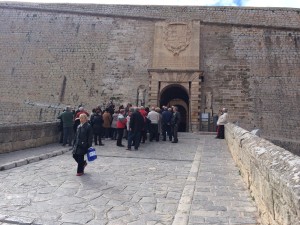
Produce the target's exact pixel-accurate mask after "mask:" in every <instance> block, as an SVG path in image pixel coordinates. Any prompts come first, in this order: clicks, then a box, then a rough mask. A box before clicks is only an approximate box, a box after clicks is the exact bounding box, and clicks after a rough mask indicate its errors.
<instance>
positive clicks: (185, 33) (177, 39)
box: [163, 22, 192, 55]
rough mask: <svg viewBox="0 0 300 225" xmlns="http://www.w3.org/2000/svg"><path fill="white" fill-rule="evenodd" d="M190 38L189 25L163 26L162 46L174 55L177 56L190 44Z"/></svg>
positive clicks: (170, 24)
mask: <svg viewBox="0 0 300 225" xmlns="http://www.w3.org/2000/svg"><path fill="white" fill-rule="evenodd" d="M191 38H192V26H191V23H179V22H177V23H169V24H166V25H165V26H164V36H163V40H164V46H165V47H166V48H167V49H168V50H169V51H171V52H172V53H173V54H174V55H179V53H180V52H181V51H184V50H185V49H186V48H187V46H188V45H189V44H190V42H191Z"/></svg>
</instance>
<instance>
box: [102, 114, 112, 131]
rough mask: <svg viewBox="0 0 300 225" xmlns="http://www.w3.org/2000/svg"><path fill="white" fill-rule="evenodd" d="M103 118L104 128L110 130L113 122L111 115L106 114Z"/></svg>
mask: <svg viewBox="0 0 300 225" xmlns="http://www.w3.org/2000/svg"><path fill="white" fill-rule="evenodd" d="M102 117H103V125H102V126H103V127H104V128H110V124H111V120H112V117H111V115H110V113H109V112H104V113H103V115H102Z"/></svg>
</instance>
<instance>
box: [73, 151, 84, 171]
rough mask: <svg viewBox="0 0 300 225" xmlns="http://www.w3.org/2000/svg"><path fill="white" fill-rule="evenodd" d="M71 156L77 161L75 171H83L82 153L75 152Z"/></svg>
mask: <svg viewBox="0 0 300 225" xmlns="http://www.w3.org/2000/svg"><path fill="white" fill-rule="evenodd" d="M73 158H74V159H75V161H76V162H77V164H78V165H77V173H83V169H84V163H85V161H84V155H77V154H73Z"/></svg>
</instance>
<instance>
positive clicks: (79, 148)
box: [72, 113, 93, 176]
mask: <svg viewBox="0 0 300 225" xmlns="http://www.w3.org/2000/svg"><path fill="white" fill-rule="evenodd" d="M79 120H80V125H79V126H78V128H77V131H76V140H75V145H74V148H73V152H72V153H73V158H74V159H75V161H76V162H77V174H76V176H82V175H83V174H84V168H85V167H86V166H87V162H86V160H84V155H85V154H86V153H87V151H88V149H89V148H90V147H91V146H92V142H93V130H92V127H91V125H90V124H89V123H88V117H87V115H86V114H84V113H83V114H80V116H79Z"/></svg>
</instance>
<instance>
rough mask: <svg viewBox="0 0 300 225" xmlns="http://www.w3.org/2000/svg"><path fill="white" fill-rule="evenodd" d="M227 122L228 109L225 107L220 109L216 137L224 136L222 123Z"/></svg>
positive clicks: (222, 137) (221, 137)
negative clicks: (220, 113)
mask: <svg viewBox="0 0 300 225" xmlns="http://www.w3.org/2000/svg"><path fill="white" fill-rule="evenodd" d="M226 123H228V110H227V109H226V108H223V109H222V115H220V116H219V119H218V121H217V125H218V134H217V138H220V139H224V138H225V128H224V125H225V124H226Z"/></svg>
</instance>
